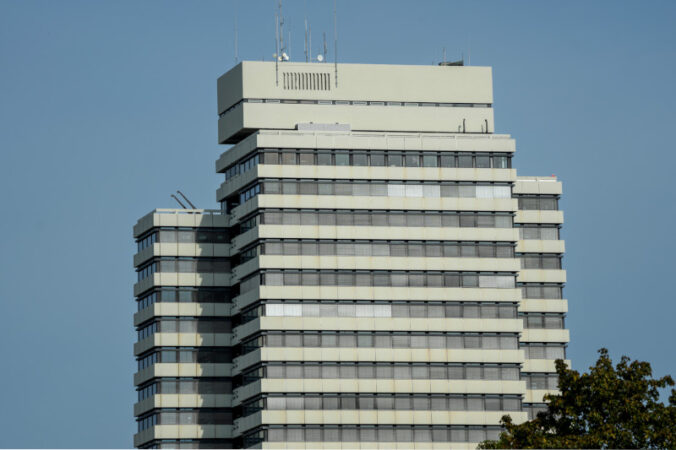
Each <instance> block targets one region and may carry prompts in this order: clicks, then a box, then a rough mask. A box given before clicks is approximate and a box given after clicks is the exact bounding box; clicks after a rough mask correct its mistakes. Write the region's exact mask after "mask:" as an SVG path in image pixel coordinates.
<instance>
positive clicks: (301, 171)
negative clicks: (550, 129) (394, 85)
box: [252, 164, 516, 182]
mask: <svg viewBox="0 0 676 450" xmlns="http://www.w3.org/2000/svg"><path fill="white" fill-rule="evenodd" d="M257 170H258V176H259V177H261V178H319V179H348V180H420V181H423V180H431V181H439V180H453V181H503V182H514V181H515V180H516V169H468V168H455V169H454V168H437V167H375V166H372V167H361V166H300V165H268V164H263V165H259V166H257ZM252 171H254V172H255V171H256V170H255V169H252Z"/></svg>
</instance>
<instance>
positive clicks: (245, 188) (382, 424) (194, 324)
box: [134, 62, 569, 448]
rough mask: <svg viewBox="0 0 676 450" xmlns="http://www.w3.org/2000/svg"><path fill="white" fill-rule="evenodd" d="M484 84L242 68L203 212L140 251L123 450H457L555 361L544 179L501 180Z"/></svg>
mask: <svg viewBox="0 0 676 450" xmlns="http://www.w3.org/2000/svg"><path fill="white" fill-rule="evenodd" d="M492 104H493V95H492V79H491V70H490V68H487V67H466V66H447V65H446V66H395V65H357V64H339V65H337V66H334V65H329V64H313V63H309V64H308V63H289V62H284V63H278V64H276V63H274V62H243V63H241V64H239V65H237V66H236V67H234V68H233V69H232V70H230V71H229V72H228V73H226V74H225V75H223V76H222V77H221V78H220V79H219V80H218V113H219V121H218V139H219V143H221V144H226V145H231V146H230V147H229V148H227V150H226V151H225V152H224V153H223V154H222V155H221V157H220V158H219V159H218V160H217V161H216V170H217V172H219V173H222V174H224V177H225V180H224V182H223V183H222V185H221V186H220V188H219V189H218V190H217V195H216V196H217V201H218V202H220V204H221V208H220V210H215V211H214V210H187V209H183V210H181V209H178V210H155V211H154V212H152V213H150V214H149V215H147V216H145V217H144V218H142V219H141V220H140V221H139V222H138V224H137V225H136V227H135V228H134V236H135V238H136V239H137V241H138V245H139V252H138V253H137V254H136V256H135V259H134V263H135V265H136V267H137V271H138V273H139V282H138V283H137V284H136V285H135V286H134V294H135V296H136V297H137V301H138V302H139V312H138V313H137V314H136V316H135V325H136V327H137V329H138V332H139V341H138V343H137V344H136V346H135V349H134V350H135V354H136V356H137V358H138V360H139V370H138V372H137V373H136V374H135V384H136V385H137V388H138V389H139V402H138V403H137V404H136V405H135V415H136V416H137V420H138V422H139V432H138V433H137V434H136V435H135V438H134V444H135V445H136V446H139V447H167V448H168V447H181V448H208V447H211V448H214V447H225V446H233V447H251V448H279V447H286V448H339V447H341V446H342V448H359V447H362V448H376V447H378V446H380V447H382V448H394V447H397V446H399V447H400V448H401V447H404V448H406V447H411V446H413V444H415V446H416V448H440V447H444V448H448V447H449V446H452V447H453V448H475V447H476V444H477V443H478V442H480V441H482V440H484V439H491V438H496V437H497V435H498V433H499V431H500V428H499V421H500V418H501V416H502V415H504V414H510V415H511V416H512V418H513V419H514V420H515V421H517V422H520V421H525V420H527V419H528V418H529V417H532V415H533V414H534V413H536V412H537V410H538V409H540V408H542V406H543V404H542V396H543V395H544V394H546V393H548V392H553V391H555V390H556V377H555V374H554V359H556V358H560V357H563V358H565V346H566V343H567V342H568V339H569V338H568V332H567V330H565V329H564V315H565V312H566V310H567V306H566V305H567V302H566V300H564V299H563V298H562V286H563V283H564V282H565V272H564V271H563V270H561V257H562V254H563V251H564V248H563V242H562V241H560V240H559V227H560V226H561V224H562V222H563V220H562V213H561V211H559V210H558V198H559V195H560V194H561V184H560V183H559V182H558V181H557V180H556V179H555V178H554V177H517V175H516V170H515V169H514V168H513V167H512V156H513V154H514V151H515V142H514V140H513V139H512V138H511V137H510V136H509V135H504V134H495V133H494V122H493V109H492Z"/></svg>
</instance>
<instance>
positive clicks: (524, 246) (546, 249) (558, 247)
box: [516, 239, 566, 253]
mask: <svg viewBox="0 0 676 450" xmlns="http://www.w3.org/2000/svg"><path fill="white" fill-rule="evenodd" d="M516 251H517V253H564V252H565V251H566V245H565V241H561V240H559V241H541V240H538V239H527V240H521V241H518V242H517V243H516Z"/></svg>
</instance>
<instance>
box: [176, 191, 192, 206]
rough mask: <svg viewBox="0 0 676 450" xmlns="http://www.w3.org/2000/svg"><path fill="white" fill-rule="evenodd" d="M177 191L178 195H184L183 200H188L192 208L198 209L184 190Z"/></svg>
mask: <svg viewBox="0 0 676 450" xmlns="http://www.w3.org/2000/svg"><path fill="white" fill-rule="evenodd" d="M176 193H177V194H178V195H180V196H181V197H183V200H185V201H186V202H188V205H190V206H191V207H192V209H197V207H196V206H195V205H193V204H192V202H191V201H190V200H188V197H186V196H185V194H183V192H181V191H176Z"/></svg>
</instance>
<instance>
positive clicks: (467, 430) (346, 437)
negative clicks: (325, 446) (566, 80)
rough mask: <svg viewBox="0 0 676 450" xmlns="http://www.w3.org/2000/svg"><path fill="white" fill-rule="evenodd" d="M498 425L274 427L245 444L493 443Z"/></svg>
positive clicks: (254, 435) (246, 438) (252, 437)
mask: <svg viewBox="0 0 676 450" xmlns="http://www.w3.org/2000/svg"><path fill="white" fill-rule="evenodd" d="M501 431H502V428H501V427H500V426H498V425H488V426H481V425H476V426H463V425H446V426H444V425H362V426H356V425H305V426H301V425H277V426H270V427H269V428H268V429H267V430H266V431H265V432H259V433H255V434H249V435H247V436H246V437H245V438H244V445H245V446H251V445H256V444H257V443H260V442H261V441H262V440H265V441H266V442H392V443H394V442H398V443H400V442H472V443H479V442H482V441H485V440H486V439H491V440H495V439H497V438H498V436H499V435H500V432H501Z"/></svg>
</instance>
